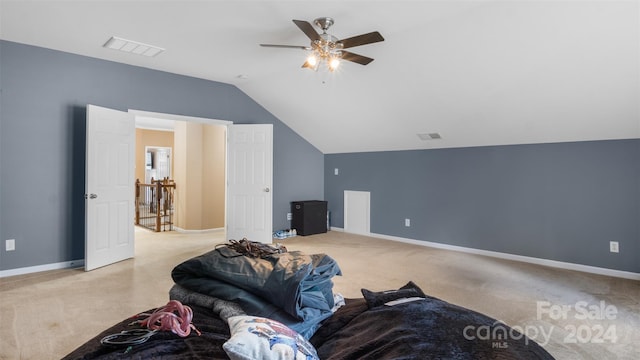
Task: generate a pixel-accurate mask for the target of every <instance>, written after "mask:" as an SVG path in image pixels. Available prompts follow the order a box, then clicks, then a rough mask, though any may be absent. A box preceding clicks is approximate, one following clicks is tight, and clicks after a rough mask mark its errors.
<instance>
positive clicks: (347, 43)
mask: <svg viewBox="0 0 640 360" xmlns="http://www.w3.org/2000/svg"><path fill="white" fill-rule="evenodd" d="M379 41H384V38H383V37H382V35H380V33H379V32H377V31H374V32H370V33H368V34H362V35H358V36H353V37H350V38H346V39H343V40H340V41H338V43H342V45H343V46H342V48H343V49H347V48H352V47H354V46H360V45H366V44H371V43H375V42H379Z"/></svg>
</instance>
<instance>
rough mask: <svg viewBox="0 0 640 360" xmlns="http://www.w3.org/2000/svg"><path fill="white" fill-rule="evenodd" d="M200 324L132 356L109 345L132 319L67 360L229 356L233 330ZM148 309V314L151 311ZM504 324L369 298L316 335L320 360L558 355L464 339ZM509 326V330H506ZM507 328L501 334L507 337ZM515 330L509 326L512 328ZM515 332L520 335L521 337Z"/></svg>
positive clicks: (530, 346) (453, 309)
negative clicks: (373, 303) (372, 302)
mask: <svg viewBox="0 0 640 360" xmlns="http://www.w3.org/2000/svg"><path fill="white" fill-rule="evenodd" d="M192 308H193V311H194V317H193V324H194V325H195V326H196V327H197V328H198V329H199V330H200V331H201V332H202V335H200V336H198V335H197V334H195V333H192V334H191V335H189V336H188V337H187V338H181V337H179V336H177V335H174V334H172V333H170V332H160V333H157V334H155V335H154V336H153V337H151V338H150V339H149V340H148V341H147V342H145V343H144V344H141V345H136V346H134V347H132V349H130V350H129V351H128V352H126V353H125V351H126V347H124V346H119V347H118V346H103V345H101V344H100V339H101V338H102V337H104V336H106V335H110V334H114V333H118V332H120V331H122V330H131V328H132V327H131V326H129V323H131V321H132V319H125V320H123V321H122V322H120V323H118V324H116V325H114V326H112V327H111V328H109V329H107V330H105V331H103V332H102V333H100V334H99V335H97V336H96V337H95V338H93V339H92V340H90V341H88V342H86V343H85V344H83V345H82V346H80V347H79V348H77V349H76V350H74V351H73V352H72V353H70V354H69V355H67V356H66V357H64V360H71V359H169V360H171V359H228V356H227V354H226V353H225V352H224V350H223V349H222V344H224V342H225V341H227V340H228V339H229V336H230V335H229V327H228V326H227V324H226V322H224V321H223V320H221V319H220V318H219V317H218V316H217V315H216V314H215V313H214V312H213V311H212V310H211V309H207V308H203V307H199V306H195V305H192ZM151 311H152V310H149V311H147V312H151ZM469 326H470V327H475V328H478V327H480V326H489V327H490V329H492V330H494V329H496V326H505V325H501V323H497V322H496V321H495V320H494V319H492V318H490V317H487V316H485V315H482V314H480V313H477V312H474V311H471V310H468V309H465V308H462V307H459V306H455V305H452V304H449V303H447V302H445V301H442V300H438V299H435V298H430V297H427V298H426V299H425V300H421V301H417V302H411V303H406V304H402V305H396V306H393V307H388V306H381V307H376V308H373V309H369V308H368V306H367V303H366V302H365V300H364V299H347V304H346V305H345V306H343V307H341V308H340V309H338V311H337V312H336V313H335V314H334V315H333V316H331V317H330V318H328V319H327V320H325V321H324V322H323V323H322V326H321V327H320V329H319V330H318V331H317V332H316V333H315V335H314V336H313V337H312V338H311V343H312V344H313V345H314V346H315V347H316V350H317V351H318V355H319V356H320V359H322V360H326V359H342V360H347V359H376V360H384V359H474V360H475V359H553V357H552V356H551V355H549V353H547V352H546V351H545V350H544V349H543V348H542V347H541V346H539V345H538V344H537V343H535V342H534V341H533V340H531V339H528V338H525V337H521V336H519V335H518V334H517V333H515V332H513V333H511V335H510V336H509V338H506V339H489V340H482V339H478V338H477V336H476V339H474V340H468V339H466V338H465V328H467V332H466V334H467V337H469V336H473V335H476V333H475V331H470V330H469V329H471V328H468V327H469ZM508 329H510V328H508V327H505V330H508ZM501 333H503V332H496V334H501ZM507 334H509V331H507ZM514 335H515V336H514Z"/></svg>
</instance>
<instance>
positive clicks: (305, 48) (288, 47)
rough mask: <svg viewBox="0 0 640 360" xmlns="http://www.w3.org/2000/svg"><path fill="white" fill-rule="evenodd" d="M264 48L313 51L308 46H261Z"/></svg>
mask: <svg viewBox="0 0 640 360" xmlns="http://www.w3.org/2000/svg"><path fill="white" fill-rule="evenodd" d="M260 46H263V47H274V48H285V49H302V50H311V48H310V47H308V46H299V45H276V44H260Z"/></svg>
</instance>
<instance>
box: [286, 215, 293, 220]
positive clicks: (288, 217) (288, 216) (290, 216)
mask: <svg viewBox="0 0 640 360" xmlns="http://www.w3.org/2000/svg"><path fill="white" fill-rule="evenodd" d="M291 218H292V215H291V213H287V220H289V221H291Z"/></svg>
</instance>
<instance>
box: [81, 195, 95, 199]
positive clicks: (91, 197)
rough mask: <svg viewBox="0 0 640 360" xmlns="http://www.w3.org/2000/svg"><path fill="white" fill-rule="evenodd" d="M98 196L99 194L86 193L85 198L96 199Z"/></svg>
mask: <svg viewBox="0 0 640 360" xmlns="http://www.w3.org/2000/svg"><path fill="white" fill-rule="evenodd" d="M97 197H98V195H96V194H91V195H87V194H84V198H85V199H95V198H97Z"/></svg>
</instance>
